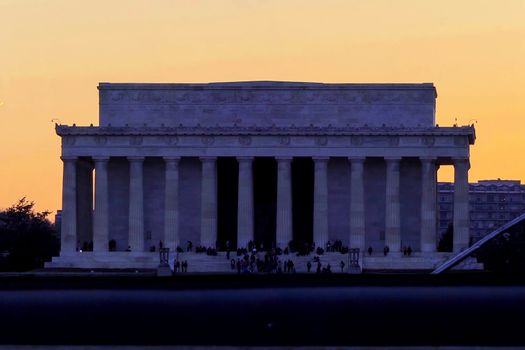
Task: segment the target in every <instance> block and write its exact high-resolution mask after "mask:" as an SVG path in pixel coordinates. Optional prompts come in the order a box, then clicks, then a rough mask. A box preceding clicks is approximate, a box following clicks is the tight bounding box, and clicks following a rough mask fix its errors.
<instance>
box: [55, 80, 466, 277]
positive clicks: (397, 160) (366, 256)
mask: <svg viewBox="0 0 525 350" xmlns="http://www.w3.org/2000/svg"><path fill="white" fill-rule="evenodd" d="M98 90H99V104H100V110H99V112H100V115H99V118H100V120H99V126H93V125H91V126H76V125H75V124H73V125H57V126H56V132H57V134H58V135H59V136H60V137H61V139H62V155H61V158H62V160H63V164H64V168H63V197H62V224H61V225H62V228H61V251H60V256H59V257H55V258H53V261H52V262H50V263H47V264H46V266H47V267H68V268H75V267H78V268H127V267H129V268H146V267H156V265H158V262H159V258H158V252H154V251H153V249H155V247H157V248H158V245H159V242H162V244H163V246H164V247H167V248H170V251H171V252H172V255H171V256H172V258H171V259H173V257H174V255H175V252H176V250H177V247H180V248H182V250H183V251H184V252H183V253H182V252H181V253H178V254H177V255H180V256H179V258H180V259H184V260H188V261H190V265H191V266H192V267H194V269H193V271H203V272H213V271H224V270H227V269H228V266H229V265H228V264H229V262H228V261H227V260H226V259H224V255H219V256H218V257H208V256H206V255H205V254H197V253H194V252H186V246H187V242H188V241H191V242H192V244H193V246H194V247H196V246H202V247H213V248H215V247H217V248H219V250H224V249H225V247H226V245H228V246H229V247H230V248H231V249H236V248H237V247H246V246H247V245H248V244H249V243H250V242H253V244H254V246H255V247H257V249H258V250H260V251H269V250H272V249H275V248H280V249H284V248H285V247H287V246H288V245H289V244H290V242H295V243H296V244H297V243H298V244H308V245H312V244H314V245H315V247H322V248H323V249H326V248H327V244H328V243H329V242H330V243H332V244H333V242H335V241H339V242H341V243H342V245H343V246H344V247H348V248H358V249H359V251H360V265H361V267H362V268H364V269H431V268H433V267H434V266H436V264H438V263H440V262H442V261H443V260H445V259H446V258H447V257H448V256H449V255H450V254H451V253H448V254H447V253H438V252H437V251H436V247H437V243H438V239H439V234H438V221H437V213H438V210H437V196H436V193H437V190H436V188H437V171H438V169H439V167H442V166H453V167H454V197H453V201H454V209H453V226H454V238H453V247H454V251H455V252H458V251H460V250H462V249H464V248H466V247H467V246H468V244H469V196H468V190H469V185H468V171H469V168H470V162H469V148H470V145H473V144H474V142H475V130H474V127H473V126H470V125H469V126H457V125H454V126H450V127H442V126H439V125H437V124H436V117H435V114H436V113H435V110H436V98H437V93H436V89H435V87H434V85H433V84H432V83H422V84H323V83H301V82H267V81H260V82H259V81H254V82H231V83H230V82H228V83H209V84H182V83H181V84H135V83H100V84H99V86H98ZM85 242H90V243H89V245H90V246H91V247H92V249H90V251H85V249H84V251H83V249H82V246H83V244H84V243H85ZM385 247H388V254H386V255H385V254H384V250H385ZM406 247H410V249H411V250H412V251H413V253H412V254H411V256H410V257H406V256H404V255H403V253H402V252H403V248H405V249H406ZM369 251H370V252H371V254H370V253H369ZM220 254H223V253H220ZM290 255H291V256H292V254H290ZM347 256H348V254H341V253H332V252H330V253H325V254H323V255H322V257H321V259H324V261H326V262H333V264H336V263H337V262H339V261H341V260H343V261H345V262H346V259H347ZM294 259H299V260H300V259H303V260H304V259H307V258H305V257H300V258H299V257H294ZM299 260H298V261H299ZM302 263H303V261H302V260H300V261H299V264H302ZM301 266H302V265H301ZM334 270H335V269H334Z"/></svg>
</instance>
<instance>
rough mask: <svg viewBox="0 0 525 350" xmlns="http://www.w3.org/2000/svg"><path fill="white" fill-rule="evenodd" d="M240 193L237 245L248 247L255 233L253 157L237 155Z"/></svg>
mask: <svg viewBox="0 0 525 350" xmlns="http://www.w3.org/2000/svg"><path fill="white" fill-rule="evenodd" d="M237 161H238V162H239V193H238V201H237V246H238V247H247V246H248V242H249V241H253V240H254V233H253V168H252V166H253V157H237Z"/></svg>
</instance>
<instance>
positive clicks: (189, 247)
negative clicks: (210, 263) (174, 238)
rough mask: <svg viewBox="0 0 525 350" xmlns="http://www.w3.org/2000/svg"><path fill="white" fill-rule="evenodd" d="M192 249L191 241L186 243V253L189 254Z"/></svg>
mask: <svg viewBox="0 0 525 350" xmlns="http://www.w3.org/2000/svg"><path fill="white" fill-rule="evenodd" d="M192 249H193V243H192V242H191V241H188V243H187V244H186V250H187V251H188V252H191V250H192Z"/></svg>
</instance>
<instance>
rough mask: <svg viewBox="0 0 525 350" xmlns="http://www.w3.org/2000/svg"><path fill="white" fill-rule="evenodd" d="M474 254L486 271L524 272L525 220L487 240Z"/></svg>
mask: <svg viewBox="0 0 525 350" xmlns="http://www.w3.org/2000/svg"><path fill="white" fill-rule="evenodd" d="M476 256H477V258H478V261H479V262H482V263H483V264H484V266H485V269H486V270H488V271H495V272H520V273H523V272H525V222H521V223H519V224H516V225H515V226H513V227H511V228H510V229H509V230H507V232H505V233H503V234H501V235H499V236H498V237H496V238H494V239H493V240H491V241H490V242H487V243H486V244H485V245H483V246H482V247H481V248H480V250H479V251H477V252H476Z"/></svg>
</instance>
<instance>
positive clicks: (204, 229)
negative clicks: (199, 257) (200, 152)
mask: <svg viewBox="0 0 525 350" xmlns="http://www.w3.org/2000/svg"><path fill="white" fill-rule="evenodd" d="M200 159H201V163H202V186H201V245H202V246H204V247H213V248H215V246H216V245H217V163H216V161H217V158H216V157H201V158H200Z"/></svg>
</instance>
